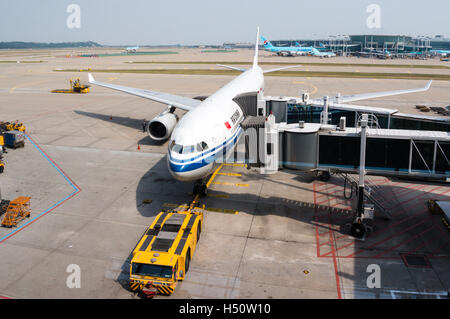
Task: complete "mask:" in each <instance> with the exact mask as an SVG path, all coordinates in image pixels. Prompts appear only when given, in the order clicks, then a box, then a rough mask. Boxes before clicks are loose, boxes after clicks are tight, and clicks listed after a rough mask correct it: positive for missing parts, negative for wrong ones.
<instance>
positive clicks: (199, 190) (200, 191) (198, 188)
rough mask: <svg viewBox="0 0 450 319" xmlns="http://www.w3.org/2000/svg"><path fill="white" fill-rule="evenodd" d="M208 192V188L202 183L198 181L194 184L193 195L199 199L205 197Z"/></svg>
mask: <svg viewBox="0 0 450 319" xmlns="http://www.w3.org/2000/svg"><path fill="white" fill-rule="evenodd" d="M207 192H208V187H207V186H206V183H205V182H204V181H198V182H196V183H195V184H194V189H193V193H194V196H195V195H200V196H201V197H205V196H206V194H207Z"/></svg>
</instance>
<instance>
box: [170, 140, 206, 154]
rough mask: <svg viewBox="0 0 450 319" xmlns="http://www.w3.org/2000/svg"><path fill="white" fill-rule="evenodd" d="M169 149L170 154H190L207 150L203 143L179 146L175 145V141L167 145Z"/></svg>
mask: <svg viewBox="0 0 450 319" xmlns="http://www.w3.org/2000/svg"><path fill="white" fill-rule="evenodd" d="M169 149H170V151H171V152H174V153H179V154H190V153H194V152H201V151H204V150H206V149H208V144H206V143H205V142H201V143H197V145H180V144H175V141H172V142H171V143H170V145H169Z"/></svg>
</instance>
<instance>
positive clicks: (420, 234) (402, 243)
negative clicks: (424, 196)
mask: <svg viewBox="0 0 450 319" xmlns="http://www.w3.org/2000/svg"><path fill="white" fill-rule="evenodd" d="M424 222H425V221H424ZM433 228H434V225H433V226H431V227H428V228H427V229H426V230H424V231H423V232H421V233H419V234H417V235H415V236H412V237H411V238H407V239H405V240H403V241H401V242H400V243H399V244H397V245H395V246H393V247H391V248H389V249H388V250H386V251H384V252H381V253H379V254H378V255H375V256H374V258H378V257H381V256H382V255H384V254H386V253H388V252H390V251H392V250H394V249H395V248H397V247H400V246H402V245H405V244H407V243H409V242H411V241H413V240H414V239H416V238H418V237H420V236H422V235H423V234H425V233H427V232H429V231H430V230H431V229H433Z"/></svg>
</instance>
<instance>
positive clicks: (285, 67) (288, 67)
mask: <svg viewBox="0 0 450 319" xmlns="http://www.w3.org/2000/svg"><path fill="white" fill-rule="evenodd" d="M300 66H301V65H300V64H299V65H289V66H284V67H281V68H275V69H270V70H264V71H263V73H270V72H276V71H281V70H286V69H292V68H298V67H300Z"/></svg>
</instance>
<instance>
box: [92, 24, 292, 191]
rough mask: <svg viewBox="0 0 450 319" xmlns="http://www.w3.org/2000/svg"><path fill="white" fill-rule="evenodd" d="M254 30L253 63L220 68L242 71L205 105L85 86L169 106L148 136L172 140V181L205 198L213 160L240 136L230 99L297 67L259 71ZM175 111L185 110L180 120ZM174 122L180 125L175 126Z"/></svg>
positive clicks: (160, 95) (252, 92) (174, 97)
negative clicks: (189, 186)
mask: <svg viewBox="0 0 450 319" xmlns="http://www.w3.org/2000/svg"><path fill="white" fill-rule="evenodd" d="M258 39H259V28H258V31H257V38H256V45H255V54H254V58H253V65H252V67H251V68H250V69H248V70H244V69H240V68H237V67H233V66H227V65H219V66H222V67H226V68H229V69H233V70H238V71H241V72H243V73H242V74H241V75H239V76H238V77H237V78H235V79H234V80H232V81H231V82H229V83H228V84H227V85H225V86H224V87H222V88H221V89H220V90H218V91H217V92H215V93H214V94H212V95H211V96H209V97H208V98H206V99H205V100H203V101H200V100H197V99H192V98H187V97H182V96H177V95H173V94H168V93H161V92H155V91H149V90H142V89H135V88H129V87H125V86H120V85H114V84H110V83H102V82H98V81H95V79H94V77H93V76H92V75H91V74H90V73H89V75H88V76H89V83H92V84H95V85H99V86H104V87H107V88H111V89H114V90H118V91H122V92H126V93H129V94H134V95H137V96H140V97H144V98H148V99H150V100H153V101H157V102H160V103H164V104H167V105H168V108H167V109H166V110H164V111H163V112H162V113H161V114H160V115H158V116H157V117H155V118H154V119H153V120H151V121H150V122H149V123H148V126H147V132H148V134H149V136H150V137H151V138H152V139H154V140H157V141H163V140H166V139H168V138H169V137H170V141H169V148H168V156H167V164H168V169H169V171H170V173H171V174H172V176H173V177H175V178H176V179H177V180H180V181H198V183H196V185H195V186H194V193H195V194H197V193H201V194H204V193H205V192H206V185H205V181H204V179H205V178H206V177H208V176H209V175H210V174H211V173H212V172H213V170H214V167H215V163H216V160H217V159H219V158H223V154H224V153H226V154H228V155H229V154H232V152H230V150H232V149H233V147H234V146H235V145H236V143H237V141H238V140H239V137H240V135H241V133H242V128H241V127H240V124H241V122H242V120H243V119H244V115H243V111H242V109H241V107H240V106H239V104H238V103H237V102H236V101H235V100H234V99H235V98H237V97H239V96H247V95H253V96H255V95H257V94H258V93H262V92H263V90H264V76H263V74H264V73H268V72H274V71H279V70H283V69H287V68H294V67H297V65H293V66H288V67H282V68H276V69H271V70H265V71H263V70H262V69H261V68H260V67H259V66H258ZM175 108H179V109H182V110H185V111H188V112H187V113H186V114H185V115H184V116H183V117H182V118H181V119H180V121H178V117H177V115H175V114H174V113H173V112H174V111H175ZM177 122H178V123H177Z"/></svg>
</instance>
